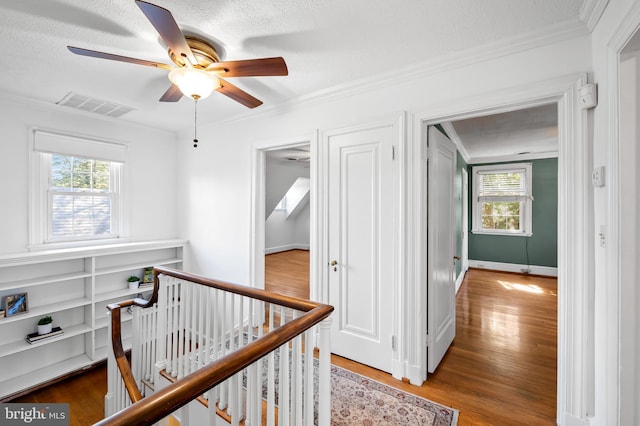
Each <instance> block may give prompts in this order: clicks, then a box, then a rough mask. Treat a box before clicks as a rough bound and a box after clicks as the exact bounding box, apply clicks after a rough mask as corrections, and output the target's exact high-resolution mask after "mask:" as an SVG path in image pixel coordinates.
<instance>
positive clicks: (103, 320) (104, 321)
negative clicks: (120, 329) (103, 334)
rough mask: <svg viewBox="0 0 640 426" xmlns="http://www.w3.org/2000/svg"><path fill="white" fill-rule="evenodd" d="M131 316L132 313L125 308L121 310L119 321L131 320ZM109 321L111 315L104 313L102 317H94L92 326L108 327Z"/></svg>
mask: <svg viewBox="0 0 640 426" xmlns="http://www.w3.org/2000/svg"><path fill="white" fill-rule="evenodd" d="M132 318H133V315H131V314H130V313H128V312H127V311H126V310H125V311H123V312H122V313H121V314H120V322H121V323H123V322H126V321H131V319H132ZM110 321H111V317H110V316H109V315H105V316H103V317H100V318H96V321H95V323H94V328H95V329H96V330H97V329H99V328H105V327H108V326H109V322H110Z"/></svg>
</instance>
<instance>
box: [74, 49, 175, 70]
mask: <svg viewBox="0 0 640 426" xmlns="http://www.w3.org/2000/svg"><path fill="white" fill-rule="evenodd" d="M67 49H69V51H70V52H71V53H75V54H76V55H82V56H90V57H92V58H101V59H109V60H112V61H120V62H129V63H130V64H138V65H145V66H148V67H155V68H163V69H165V70H170V69H172V67H171V66H169V65H167V64H161V63H159V62H152V61H145V60H144V59H136V58H129V57H128V56H120V55H114V54H113V53H105V52H98V51H97V50H89V49H83V48H81V47H74V46H67Z"/></svg>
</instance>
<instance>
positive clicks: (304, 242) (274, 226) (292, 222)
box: [264, 198, 311, 254]
mask: <svg viewBox="0 0 640 426" xmlns="http://www.w3.org/2000/svg"><path fill="white" fill-rule="evenodd" d="M302 202H303V203H304V207H300V211H298V212H296V213H294V214H293V215H291V216H289V217H288V218H287V212H286V211H285V210H276V211H274V212H273V213H271V214H270V215H269V217H268V218H267V221H266V223H265V238H264V246H265V249H264V252H265V254H269V253H277V252H280V251H286V250H293V249H302V250H308V249H309V235H310V229H309V216H310V214H311V211H310V210H309V201H308V198H307V200H306V201H302Z"/></svg>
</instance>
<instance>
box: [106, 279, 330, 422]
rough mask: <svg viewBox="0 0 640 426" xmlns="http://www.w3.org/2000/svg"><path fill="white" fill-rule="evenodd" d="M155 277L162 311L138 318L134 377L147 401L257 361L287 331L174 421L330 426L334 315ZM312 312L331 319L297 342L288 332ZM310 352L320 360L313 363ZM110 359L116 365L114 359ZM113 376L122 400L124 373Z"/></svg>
mask: <svg viewBox="0 0 640 426" xmlns="http://www.w3.org/2000/svg"><path fill="white" fill-rule="evenodd" d="M156 276H157V278H156V289H157V297H156V298H155V300H154V301H156V302H157V303H156V304H155V305H154V306H153V307H151V308H146V309H142V308H138V307H135V308H133V319H132V333H133V336H134V338H133V339H132V353H131V361H132V369H131V371H132V373H133V377H134V378H135V380H136V384H137V388H138V389H140V393H141V394H144V393H145V387H147V389H148V388H151V387H153V390H154V392H155V393H157V394H160V393H162V394H163V395H164V393H166V392H168V389H170V388H171V387H176V386H178V385H179V384H181V383H182V382H185V381H189V380H191V379H192V378H193V377H194V376H197V375H198V374H200V372H202V371H205V369H207V368H209V369H211V368H214V367H216V366H224V365H226V364H229V362H230V361H233V360H237V359H243V358H244V357H245V356H246V354H248V353H252V354H255V350H256V348H258V347H261V346H263V345H264V344H265V343H266V342H271V343H273V342H274V341H275V340H277V339H280V337H279V336H278V335H279V334H281V333H283V332H285V331H286V333H287V334H290V335H291V338H289V339H287V340H282V341H281V342H278V345H277V346H273V344H272V345H271V346H265V347H266V348H273V350H266V349H265V352H263V353H260V354H259V356H255V355H254V356H255V358H256V361H255V362H252V363H248V364H246V365H243V366H242V367H241V368H239V369H238V370H237V371H236V372H234V373H233V374H228V375H227V377H225V379H224V380H221V381H220V382H218V383H216V384H215V386H212V387H209V388H206V389H202V392H201V393H199V394H197V395H195V396H196V397H199V400H200V402H197V401H194V402H192V403H190V404H189V405H186V406H185V407H183V408H182V409H181V410H180V411H179V412H175V413H174V414H173V415H174V416H176V417H178V418H179V419H180V422H181V425H182V426H188V425H189V424H194V425H203V424H209V425H215V424H218V423H216V422H218V421H219V419H220V418H221V417H222V418H224V419H226V420H227V421H228V422H229V423H230V424H232V425H238V424H240V422H244V424H245V425H260V424H266V425H275V424H278V425H279V426H281V425H284V426H286V425H313V424H320V425H328V424H329V423H330V418H329V417H330V348H329V325H328V324H329V321H330V320H329V319H328V315H329V314H330V312H331V310H332V309H333V308H332V307H329V306H327V305H320V304H317V303H313V302H308V301H302V300H300V299H295V298H289V297H284V296H278V295H273V294H270V293H267V292H263V291H260V290H255V289H250V288H248V287H244V286H234V285H230V284H227V283H219V282H215V281H212V280H207V279H204V278H202V277H198V276H195V275H191V274H186V273H183V272H179V271H173V270H169V269H166V268H159V269H158V270H157V271H156ZM155 295H156V291H155V290H154V296H155ZM314 309H316V310H317V309H324V310H325V311H326V312H325V313H326V315H325V314H323V318H321V320H322V322H319V321H316V322H315V323H316V324H319V325H316V326H311V327H310V328H309V327H307V328H306V330H302V331H299V332H297V333H295V334H293V333H292V331H291V330H293V329H294V328H296V327H299V324H301V323H303V322H306V321H307V320H309V316H310V314H311V312H312V311H313V310H314ZM315 313H316V314H317V312H315ZM314 349H315V350H316V351H317V353H318V354H319V357H318V358H314V356H313V354H314ZM110 358H112V359H110V360H109V361H110V364H112V363H113V365H115V357H114V356H113V355H110ZM258 358H259V359H258ZM309 361H311V362H309ZM152 365H154V366H155V368H154V369H153V370H152V369H151V367H150V366H152ZM234 368H235V367H234ZM111 370H114V368H110V369H109V374H110V376H109V380H108V381H109V394H108V395H110V394H111V393H112V386H113V389H119V394H118V395H122V394H124V395H126V394H127V390H126V389H125V387H124V386H123V385H121V383H122V379H121V377H122V375H120V377H117V375H119V374H120V373H119V372H118V373H117V374H115V375H114V377H111V373H112V371H111ZM115 370H118V368H115ZM207 371H208V370H207ZM119 385H120V387H119ZM147 395H148V394H147ZM156 396H157V395H152V396H147V397H146V398H144V399H142V400H141V401H140V402H138V403H136V404H134V406H133V407H131V408H126V407H127V406H128V405H130V400H129V399H128V398H125V399H127V402H124V403H123V401H122V400H123V398H122V397H115V396H112V397H110V404H109V407H107V404H105V408H106V411H107V414H108V415H111V414H115V413H116V411H119V410H123V409H124V411H123V412H122V413H125V412H127V411H129V412H132V411H135V408H136V407H135V406H138V405H144V404H146V403H147V402H148V401H147V400H150V399H153V398H155V397H156ZM193 399H195V398H193ZM112 401H117V402H116V403H113V402H112ZM185 404H186V402H185ZM185 404H182V405H183V406H184V405H185ZM205 405H207V406H208V410H207V409H205V408H204V406H205ZM125 408H126V409H125ZM122 413H118V414H116V416H114V417H117V416H119V415H121V414H122ZM205 417H206V418H207V419H206V421H205ZM107 420H109V419H107ZM107 420H105V421H107ZM104 424H108V423H104Z"/></svg>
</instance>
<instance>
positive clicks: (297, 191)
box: [264, 145, 311, 299]
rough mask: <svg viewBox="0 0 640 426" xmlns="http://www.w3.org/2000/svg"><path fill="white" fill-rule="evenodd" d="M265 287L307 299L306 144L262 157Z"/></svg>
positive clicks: (274, 151) (308, 213)
mask: <svg viewBox="0 0 640 426" xmlns="http://www.w3.org/2000/svg"><path fill="white" fill-rule="evenodd" d="M265 157H266V158H265V227H264V231H265V235H264V241H265V248H264V254H265V259H264V268H265V270H264V272H265V275H264V277H265V281H264V286H265V287H264V288H265V290H267V291H271V292H274V293H279V294H284V295H287V296H294V297H300V298H303V299H308V298H309V242H310V218H311V209H310V199H311V194H310V192H311V186H310V157H311V153H310V150H309V145H301V146H295V147H287V148H281V149H275V150H271V151H267V152H266V155H265Z"/></svg>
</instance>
